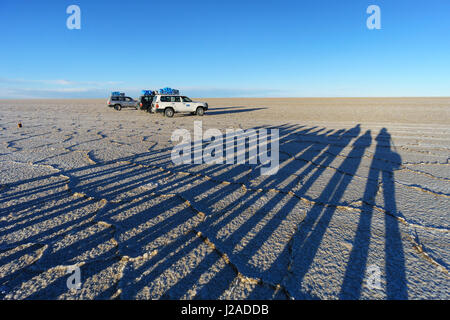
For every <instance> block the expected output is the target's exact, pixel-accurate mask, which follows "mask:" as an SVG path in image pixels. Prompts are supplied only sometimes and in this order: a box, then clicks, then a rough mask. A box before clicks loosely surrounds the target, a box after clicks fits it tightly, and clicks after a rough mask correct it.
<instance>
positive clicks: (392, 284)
mask: <svg viewBox="0 0 450 320" xmlns="http://www.w3.org/2000/svg"><path fill="white" fill-rule="evenodd" d="M206 100H207V101H208V102H209V104H210V106H211V109H210V110H209V111H208V112H207V114H206V115H205V116H204V117H197V116H192V115H176V116H175V117H174V118H171V119H169V118H165V117H163V116H161V115H154V114H148V113H145V112H143V111H136V110H132V109H124V110H122V111H120V112H118V111H114V110H112V109H110V108H107V107H106V105H105V101H104V100H22V101H13V100H3V101H0V165H1V172H0V298H1V299H74V298H75V299H194V298H195V299H339V298H344V299H406V298H408V299H438V298H439V299H449V298H450V286H449V285H450V281H449V273H448V271H449V263H450V233H449V230H450V183H449V182H450V162H449V149H450V99H449V98H434V99H426V98H422V99H421V98H416V99H406V98H405V99H400V98H399V99H294V98H292V99H206ZM196 120H197V121H198V120H202V121H203V129H204V130H206V129H208V128H217V129H220V130H221V131H222V132H225V129H227V128H234V129H236V128H243V129H247V128H272V129H275V128H276V129H279V132H280V169H279V171H278V173H277V174H276V175H272V176H262V175H260V170H259V169H260V165H249V164H241V165H237V164H236V165H225V164H223V165H206V164H201V165H181V166H176V165H174V164H173V163H172V161H171V158H170V153H171V150H172V147H173V145H174V144H173V143H172V142H171V141H170V137H171V134H172V132H173V130H175V129H177V128H184V129H188V130H189V131H191V132H192V131H193V123H194V121H196ZM18 122H21V123H22V124H23V127H22V128H18V127H17V123H18ZM74 265H76V266H78V267H79V268H80V271H81V288H80V289H79V290H75V289H68V288H67V285H66V281H67V279H68V277H69V276H70V274H67V271H68V268H69V266H74ZM373 270H379V276H380V278H379V283H378V284H377V285H375V286H374V285H371V284H373V282H370V281H371V279H373V277H372V276H373V273H371V272H372V271H373Z"/></svg>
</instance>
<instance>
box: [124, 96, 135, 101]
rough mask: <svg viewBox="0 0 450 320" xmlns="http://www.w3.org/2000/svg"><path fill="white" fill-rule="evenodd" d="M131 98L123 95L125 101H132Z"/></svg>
mask: <svg viewBox="0 0 450 320" xmlns="http://www.w3.org/2000/svg"><path fill="white" fill-rule="evenodd" d="M132 100H133V99H131V98H130V97H125V101H128V102H129V101H132Z"/></svg>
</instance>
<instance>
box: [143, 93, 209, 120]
mask: <svg viewBox="0 0 450 320" xmlns="http://www.w3.org/2000/svg"><path fill="white" fill-rule="evenodd" d="M206 110H208V104H207V103H206V102H196V101H192V100H191V99H189V98H188V97H186V96H178V95H164V94H162V95H156V96H155V97H154V98H153V101H152V107H151V112H162V113H164V115H165V116H166V117H173V115H174V114H175V112H189V113H191V114H196V115H199V116H203V115H204V114H205V111H206Z"/></svg>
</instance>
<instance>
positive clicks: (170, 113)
mask: <svg viewBox="0 0 450 320" xmlns="http://www.w3.org/2000/svg"><path fill="white" fill-rule="evenodd" d="M174 113H175V112H174V111H173V109H172V108H166V109H164V115H165V116H166V117H168V118H172V117H173V115H174Z"/></svg>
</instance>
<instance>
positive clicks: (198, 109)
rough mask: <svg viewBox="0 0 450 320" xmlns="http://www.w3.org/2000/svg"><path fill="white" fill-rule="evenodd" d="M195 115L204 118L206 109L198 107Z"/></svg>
mask: <svg viewBox="0 0 450 320" xmlns="http://www.w3.org/2000/svg"><path fill="white" fill-rule="evenodd" d="M195 114H196V115H198V116H200V117H202V116H203V115H204V114H205V109H203V107H198V108H197V110H196V111H195Z"/></svg>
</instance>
